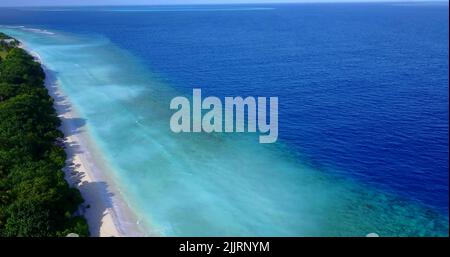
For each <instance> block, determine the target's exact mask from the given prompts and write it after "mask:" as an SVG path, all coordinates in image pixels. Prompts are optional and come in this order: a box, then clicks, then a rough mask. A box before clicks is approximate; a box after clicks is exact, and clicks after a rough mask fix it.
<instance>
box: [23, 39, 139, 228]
mask: <svg viewBox="0 0 450 257" xmlns="http://www.w3.org/2000/svg"><path fill="white" fill-rule="evenodd" d="M19 47H21V48H22V49H24V50H26V51H27V52H28V53H29V54H30V55H32V56H33V57H34V58H35V60H36V61H37V62H39V63H40V65H41V67H42V69H43V70H44V72H45V75H46V78H45V86H46V88H47V90H48V93H49V95H50V96H51V97H52V98H53V101H54V104H53V106H54V108H55V110H56V113H57V115H58V117H59V119H60V120H61V126H60V130H61V131H62V132H63V133H64V140H63V143H64V146H65V147H64V148H65V151H66V154H67V160H66V166H65V168H64V169H63V171H64V173H65V178H66V180H67V181H68V183H69V185H70V186H72V187H76V188H78V189H79V190H80V192H81V195H82V197H83V199H84V203H83V204H82V205H81V206H80V208H79V210H78V212H79V214H80V215H82V216H84V217H85V218H86V220H87V223H88V225H89V231H90V236H91V237H126V236H145V232H144V231H143V229H142V228H141V225H142V224H140V222H139V219H138V218H137V217H136V215H135V214H134V213H133V212H132V210H131V209H130V207H129V206H128V205H127V204H126V202H125V201H124V200H123V197H122V196H121V193H120V190H119V189H118V187H117V186H116V185H114V182H113V180H112V179H111V178H109V177H108V176H107V171H108V169H109V168H108V167H107V164H106V162H105V161H104V160H103V158H102V157H101V155H100V153H99V150H98V149H97V148H96V146H95V144H94V142H92V139H91V138H90V136H89V133H88V130H87V128H86V126H85V120H84V119H82V118H80V115H79V114H78V112H77V111H76V109H75V108H74V106H73V105H72V103H70V101H69V100H68V99H67V97H66V96H65V94H64V93H63V92H62V90H61V88H60V85H59V84H58V80H57V78H56V76H55V75H54V73H53V72H52V71H51V70H49V69H48V68H47V67H46V66H45V63H44V61H43V60H42V58H41V57H40V56H39V54H37V53H36V52H33V51H32V49H30V48H28V47H27V46H26V44H24V43H23V42H20V46H19Z"/></svg>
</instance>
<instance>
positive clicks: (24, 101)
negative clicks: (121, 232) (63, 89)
mask: <svg viewBox="0 0 450 257" xmlns="http://www.w3.org/2000/svg"><path fill="white" fill-rule="evenodd" d="M60 123H61V121H60V119H59V118H58V116H57V114H56V112H55V109H54V108H53V100H52V98H51V97H50V96H49V94H48V91H47V89H46V88H45V73H44V71H43V69H42V67H41V65H40V64H39V63H38V62H36V61H35V60H34V58H33V57H32V56H31V55H29V54H28V53H27V52H26V51H25V50H23V49H22V48H20V47H19V41H17V40H15V39H14V38H11V37H9V36H7V35H5V34H3V33H0V236H3V237H61V236H67V235H68V234H69V233H76V234H78V235H80V236H88V235H89V229H88V225H87V223H86V220H85V219H84V217H82V216H79V215H77V210H78V208H79V205H80V204H81V203H82V202H83V199H82V197H81V194H80V192H79V191H78V189H76V188H72V187H70V186H69V184H68V183H67V181H66V180H65V178H64V172H63V170H62V169H63V167H64V166H65V162H66V153H65V151H64V147H63V146H62V145H61V144H58V142H59V141H61V140H62V139H63V138H64V135H63V134H62V132H61V131H60V130H59V129H58V128H59V126H60Z"/></svg>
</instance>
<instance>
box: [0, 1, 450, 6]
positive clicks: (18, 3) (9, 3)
mask: <svg viewBox="0 0 450 257" xmlns="http://www.w3.org/2000/svg"><path fill="white" fill-rule="evenodd" d="M386 1H391V2H393V1H395V2H412V1H414V0H0V6H63V5H69V6H73V5H161V4H224V3H288V2H289V3H293V2H303V3H304V2H309V3H313V2H386ZM423 1H436V0H423ZM446 1H448V0H446Z"/></svg>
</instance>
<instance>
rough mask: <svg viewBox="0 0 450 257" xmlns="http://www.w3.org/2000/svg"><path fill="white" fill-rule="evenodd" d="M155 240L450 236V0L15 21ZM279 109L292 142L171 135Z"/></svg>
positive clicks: (80, 13)
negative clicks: (210, 108) (229, 107)
mask: <svg viewBox="0 0 450 257" xmlns="http://www.w3.org/2000/svg"><path fill="white" fill-rule="evenodd" d="M0 25H2V26H0V31H2V32H6V33H9V34H10V35H12V36H15V37H17V38H18V39H20V40H22V41H24V42H25V43H26V45H27V46H28V47H30V48H31V49H33V51H35V52H36V53H38V54H39V55H40V56H41V57H42V59H43V60H44V63H45V65H46V66H47V67H48V68H49V69H50V70H52V71H53V72H54V73H55V74H56V76H57V78H58V80H59V81H60V84H61V89H62V90H63V91H64V93H65V94H66V95H67V96H68V98H69V100H70V101H71V102H72V103H73V104H74V106H75V107H76V108H77V110H78V111H79V112H80V114H81V117H82V118H83V120H84V123H85V124H86V125H85V126H86V128H87V129H89V132H90V134H91V136H92V138H93V139H94V141H95V143H96V144H98V146H99V148H100V149H101V152H102V155H103V156H104V158H105V160H107V162H108V163H109V165H110V166H111V167H112V169H111V171H110V172H111V174H109V175H110V176H111V177H113V178H114V181H115V182H116V184H117V186H118V187H119V188H120V191H121V192H122V193H123V196H124V198H125V200H126V201H127V203H128V204H129V205H130V206H131V207H132V209H133V211H134V212H135V213H136V215H137V216H138V217H139V219H141V220H142V221H143V222H145V223H146V224H149V226H148V227H149V228H148V231H146V232H147V233H148V234H149V235H153V234H158V235H167V236H230V235H235V236H236V235H237V236H365V235H366V234H368V233H371V232H375V233H378V234H380V235H381V236H448V228H449V220H448V211H449V208H448V206H449V198H448V195H449V189H448V188H449V176H448V175H449V173H448V170H449V161H448V160H449V137H448V132H449V127H448V126H449V113H448V110H449V96H448V92H449V91H448V90H449V88H448V85H449V84H448V78H449V55H448V50H449V49H448V43H449V42H448V3H416V4H414V3H409V4H400V3H370V4H279V5H270V4H260V5H211V6H153V7H142V6H141V7H138V6H128V7H70V8H69V7H58V8H57V7H53V8H50V7H39V8H38V7H35V8H0ZM193 88H201V89H202V94H203V95H204V96H217V97H220V98H223V97H225V96H243V97H246V96H255V97H256V96H265V97H269V96H276V97H278V98H279V139H278V142H277V143H275V144H259V143H258V138H257V135H255V134H251V133H239V134H229V133H227V134H225V133H223V134H207V133H195V134H194V133H182V134H175V133H173V132H172V131H171V130H170V127H169V120H170V116H171V114H172V113H173V111H171V110H170V109H169V103H170V99H171V98H172V97H174V96H178V95H182V96H188V97H189V96H190V95H191V94H192V89H193Z"/></svg>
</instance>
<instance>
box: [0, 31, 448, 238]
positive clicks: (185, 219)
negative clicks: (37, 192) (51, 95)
mask: <svg viewBox="0 0 450 257" xmlns="http://www.w3.org/2000/svg"><path fill="white" fill-rule="evenodd" d="M0 30H1V31H4V32H6V33H9V34H11V35H12V36H15V37H17V38H18V39H20V40H22V41H23V42H25V43H26V44H27V46H28V47H29V48H31V49H33V50H34V51H35V52H36V53H38V54H39V55H40V56H41V57H42V59H43V61H44V62H45V64H46V66H47V67H48V68H49V69H50V70H51V71H53V72H54V73H55V75H56V76H57V78H58V80H59V81H60V84H61V88H62V90H63V91H64V93H65V94H67V96H68V98H69V99H70V101H71V102H72V103H73V104H74V105H75V106H76V108H77V109H78V110H79V112H80V114H81V117H82V118H84V119H85V121H86V126H87V127H88V128H89V131H90V132H91V134H92V137H93V138H94V140H95V142H96V143H97V144H98V146H99V148H100V149H101V151H102V153H103V155H104V157H105V159H106V160H107V161H108V163H109V164H111V166H112V167H113V169H112V170H111V172H113V173H114V174H110V175H111V176H113V177H114V178H115V180H116V181H115V182H116V183H117V185H118V186H119V187H120V190H121V191H122V192H123V194H124V198H125V200H126V201H127V202H128V203H129V204H130V206H131V207H132V209H133V210H134V211H135V212H136V213H137V215H138V216H139V217H140V218H142V219H144V220H145V221H146V223H148V224H150V229H149V231H148V233H149V234H154V233H158V234H162V235H168V236H210V235H214V236H218V235H221V236H229V235H239V236H348V235H352V236H364V235H366V234H368V233H370V232H376V233H379V234H380V235H382V236H405V235H409V236H412V235H416V236H422V235H441V236H442V235H448V218H447V217H445V216H444V215H442V214H440V213H438V212H435V211H433V210H431V209H428V208H426V207H424V206H422V205H420V204H419V203H416V202H413V201H409V200H405V199H402V198H400V197H397V196H394V195H390V194H387V193H386V194H385V193H380V192H379V191H375V190H372V189H371V188H368V187H364V186H363V185H362V184H360V183H358V182H356V181H352V180H350V179H343V178H342V177H339V176H332V175H330V174H329V173H324V172H322V171H321V170H318V169H314V168H311V167H310V166H309V165H307V164H305V163H304V162H303V161H302V160H301V159H299V158H298V156H297V155H294V154H293V153H291V152H290V150H289V148H288V147H286V146H284V145H283V144H282V143H279V144H273V145H261V144H258V140H257V136H256V135H247V134H239V135H235V134H234V135H232V134H220V135H218V134H214V135H208V134H173V133H172V132H171V131H170V129H169V119H170V115H171V112H170V110H169V102H170V99H171V97H173V96H176V95H179V94H180V93H179V92H177V91H176V89H174V88H173V87H172V86H171V85H169V84H167V83H163V82H162V80H161V79H159V78H158V77H157V76H156V75H155V74H152V73H151V72H150V71H149V70H148V69H147V68H145V66H144V65H142V64H141V63H140V60H139V59H136V58H135V57H133V56H132V55H130V54H129V53H128V52H126V51H124V50H122V49H120V48H118V47H117V46H116V45H115V44H113V43H111V42H110V41H109V40H108V39H106V38H104V37H101V36H97V35H91V36H81V35H74V34H68V33H63V32H60V31H53V30H49V31H43V30H30V29H28V28H7V27H1V28H0ZM337 173H338V172H337ZM107 175H108V174H107Z"/></svg>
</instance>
